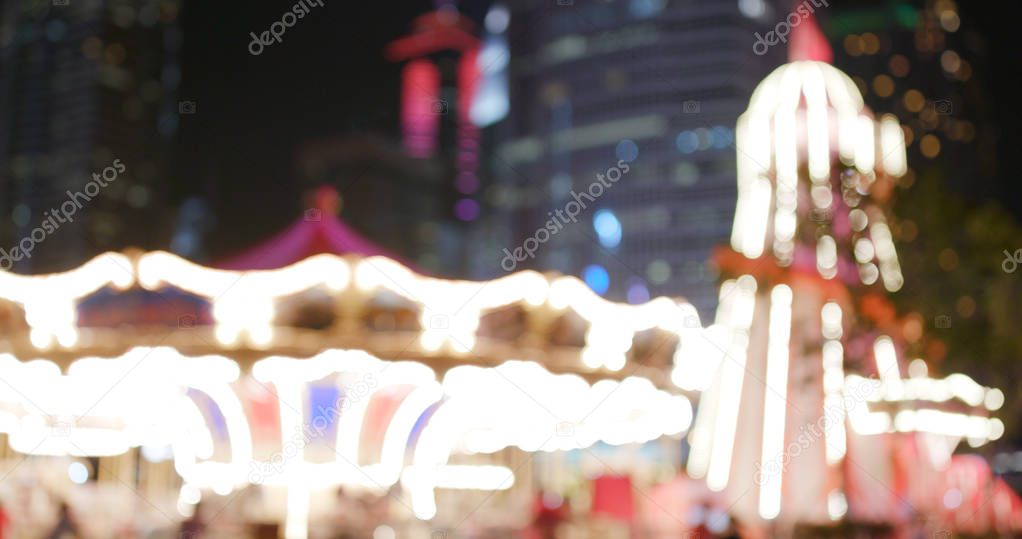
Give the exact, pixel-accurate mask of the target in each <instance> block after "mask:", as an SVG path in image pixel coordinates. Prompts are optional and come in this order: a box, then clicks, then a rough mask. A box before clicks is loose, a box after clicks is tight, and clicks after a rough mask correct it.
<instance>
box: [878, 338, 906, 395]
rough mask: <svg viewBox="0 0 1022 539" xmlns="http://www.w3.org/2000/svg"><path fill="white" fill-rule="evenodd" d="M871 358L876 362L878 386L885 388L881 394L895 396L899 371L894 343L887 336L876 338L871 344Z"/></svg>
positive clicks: (898, 384)
mask: <svg viewBox="0 0 1022 539" xmlns="http://www.w3.org/2000/svg"><path fill="white" fill-rule="evenodd" d="M873 358H874V360H875V361H876V366H877V377H878V378H880V384H881V385H882V386H884V387H885V390H884V391H883V393H884V394H885V395H886V396H897V395H898V394H900V391H898V389H899V388H900V387H901V371H900V369H899V368H898V352H897V350H895V348H894V341H892V340H891V338H890V337H888V336H887V335H881V336H880V337H877V340H876V341H875V342H874V343H873Z"/></svg>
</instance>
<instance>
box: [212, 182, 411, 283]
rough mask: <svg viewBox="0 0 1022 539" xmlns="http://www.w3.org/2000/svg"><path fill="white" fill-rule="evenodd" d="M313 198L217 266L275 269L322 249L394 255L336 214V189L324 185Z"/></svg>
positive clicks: (339, 253)
mask: <svg viewBox="0 0 1022 539" xmlns="http://www.w3.org/2000/svg"><path fill="white" fill-rule="evenodd" d="M313 198H314V202H313V204H312V207H311V208H309V209H308V210H306V212H305V215H303V216H302V217H301V218H300V219H298V220H297V221H296V222H295V223H294V224H292V225H291V226H289V227H288V228H286V229H284V230H283V231H282V232H280V233H278V234H276V235H275V236H273V237H271V238H269V239H267V240H266V241H264V242H262V243H260V244H259V245H256V246H255V247H251V248H249V249H248V250H246V251H243V252H241V253H239V254H236V255H234V256H232V257H229V258H227V259H226V260H222V261H220V262H219V263H217V264H216V267H218V268H221V269H231V270H262V269H277V268H282V267H285V266H289V265H291V264H294V263H295V262H298V261H300V260H304V259H306V258H308V257H310V256H313V255H317V254H322V253H330V254H336V255H346V254H357V255H362V256H375V255H381V256H387V257H390V258H395V257H394V256H393V255H391V254H390V253H388V252H387V251H386V250H385V249H383V248H382V247H380V246H378V245H376V244H375V243H373V242H372V241H370V240H369V239H367V238H366V237H364V236H362V235H361V234H359V233H358V232H356V231H355V230H354V229H353V228H351V227H350V226H348V225H347V224H346V223H345V222H344V221H342V220H340V219H339V218H338V217H337V215H336V214H337V208H338V206H339V197H338V195H337V192H336V191H334V190H333V189H331V188H328V187H323V188H320V189H319V190H317V191H316V193H315V196H314V197H313Z"/></svg>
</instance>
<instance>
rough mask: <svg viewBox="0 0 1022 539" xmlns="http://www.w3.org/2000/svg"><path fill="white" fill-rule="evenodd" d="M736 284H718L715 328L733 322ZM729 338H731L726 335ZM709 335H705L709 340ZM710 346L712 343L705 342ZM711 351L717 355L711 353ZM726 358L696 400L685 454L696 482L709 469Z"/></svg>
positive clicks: (689, 471) (727, 325)
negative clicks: (688, 444)
mask: <svg viewBox="0 0 1022 539" xmlns="http://www.w3.org/2000/svg"><path fill="white" fill-rule="evenodd" d="M737 287H738V283H737V282H735V281H734V280H733V279H729V280H727V281H724V282H723V283H721V284H720V292H719V295H718V300H717V302H718V307H717V317H716V319H715V325H716V326H718V327H724V328H730V327H731V321H732V315H731V313H732V309H733V308H734V303H735V300H734V298H735V292H736V288H737ZM728 336H729V337H730V335H728ZM708 337H709V336H704V338H708ZM707 344H709V345H710V346H711V347H712V346H715V343H713V342H710V343H707ZM713 352H719V350H714V351H713ZM727 361H728V359H727V358H722V359H721V365H720V368H718V369H717V372H716V373H714V375H713V378H712V382H711V383H710V386H709V387H708V388H707V389H706V391H704V392H703V395H702V397H701V398H700V399H699V414H698V415H697V416H696V420H695V424H694V425H693V426H692V431H691V434H690V435H689V442H690V443H691V445H692V450H691V451H690V452H689V455H688V466H687V468H688V474H689V476H690V477H693V478H695V479H702V478H703V477H706V473H707V471H708V469H709V466H710V455H711V454H712V453H713V444H714V434H715V431H716V424H717V413H718V407H719V403H720V398H721V377H722V376H723V365H724V363H725V362H727Z"/></svg>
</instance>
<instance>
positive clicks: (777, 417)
mask: <svg viewBox="0 0 1022 539" xmlns="http://www.w3.org/2000/svg"><path fill="white" fill-rule="evenodd" d="M791 298H792V294H791V288H789V287H788V286H787V285H783V284H782V285H777V286H775V287H774V288H773V290H772V291H771V292H770V326H769V334H768V335H769V341H768V343H767V371H766V386H767V387H766V391H765V392H764V397H763V446H762V448H761V450H762V453H761V455H760V462H763V463H766V462H770V461H771V460H772V459H778V458H780V455H781V454H782V453H783V452H784V423H785V421H784V419H785V416H786V415H787V410H786V407H787V402H788V399H787V397H788V359H789V356H790V354H791V351H790V346H789V343H790V337H791ZM783 473H784V472H783V470H781V471H778V473H767V474H764V475H763V481H762V484H761V485H760V491H759V515H760V516H761V517H763V518H765V519H767V520H770V519H773V518H776V517H777V515H779V514H780V512H781V486H782V476H783Z"/></svg>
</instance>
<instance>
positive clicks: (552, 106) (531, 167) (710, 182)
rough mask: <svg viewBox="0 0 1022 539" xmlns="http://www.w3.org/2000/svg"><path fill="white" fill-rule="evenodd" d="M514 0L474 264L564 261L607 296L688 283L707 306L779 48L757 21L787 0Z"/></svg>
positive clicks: (494, 268) (505, 266)
mask: <svg viewBox="0 0 1022 539" xmlns="http://www.w3.org/2000/svg"><path fill="white" fill-rule="evenodd" d="M782 4H783V5H784V6H785V7H780V6H781V5H782ZM806 4H807V5H808V6H809V7H810V9H814V10H815V9H816V8H815V6H813V4H812V3H811V2H808V1H807V2H806ZM510 8H511V21H510V28H509V30H508V39H509V43H510V55H511V59H510V66H509V77H510V81H509V87H510V102H511V110H510V114H509V117H508V119H507V120H506V121H505V122H504V123H503V124H499V125H498V126H496V127H495V128H494V129H495V131H496V137H497V138H498V139H499V142H498V144H497V148H496V151H495V153H496V156H495V159H494V168H495V171H494V179H493V182H492V184H491V185H489V186H488V187H487V190H486V197H485V200H486V203H487V205H488V209H490V210H491V211H488V212H486V214H487V215H489V216H490V218H489V219H488V220H487V222H486V223H485V226H486V227H487V228H488V229H489V230H491V231H492V233H491V234H490V235H489V236H488V237H487V239H486V240H485V241H484V242H482V245H481V246H480V248H479V249H477V250H478V251H479V254H478V255H477V257H476V258H475V260H474V262H475V267H474V268H473V271H474V273H475V274H476V275H477V276H483V275H484V274H487V273H490V274H493V273H498V272H500V271H502V270H503V271H509V270H511V269H521V268H524V267H532V268H536V269H543V270H546V269H552V270H558V271H561V272H564V273H567V274H573V275H578V276H582V277H583V278H584V279H585V280H586V281H587V282H588V283H589V285H590V286H591V287H593V288H594V289H595V290H596V291H598V292H600V293H605V294H606V295H607V296H608V297H612V298H616V299H620V298H627V299H628V300H630V301H634V302H641V301H645V300H646V299H648V298H650V297H654V296H657V295H682V294H683V295H685V296H686V297H687V298H688V299H689V300H691V301H692V302H693V303H694V304H695V305H696V306H697V307H698V308H699V309H700V311H701V312H702V313H703V315H704V316H705V315H708V314H709V313H711V312H712V311H713V310H714V309H715V304H716V299H715V292H714V291H715V283H716V280H715V279H716V275H715V271H714V269H713V268H712V267H709V266H708V265H707V261H708V260H709V259H710V253H711V250H712V249H713V248H714V247H715V246H717V245H720V244H724V243H726V242H727V241H728V238H729V235H730V231H731V224H732V220H733V217H734V203H735V196H736V193H735V148H734V144H733V139H734V125H735V122H736V120H737V118H738V115H739V114H740V113H741V111H742V110H743V109H744V108H745V104H746V103H747V102H748V99H749V95H750V93H751V91H752V89H753V88H754V87H755V84H756V82H757V81H758V80H760V79H762V77H763V76H764V75H765V74H766V73H767V72H769V70H770V69H771V68H772V67H775V66H776V65H778V64H779V63H781V62H782V61H783V59H784V56H785V53H786V46H785V45H784V44H783V43H780V42H779V41H778V42H776V44H771V45H772V46H763V47H760V48H759V49H757V48H756V43H757V33H759V34H760V35H763V34H765V33H766V32H769V31H770V30H772V29H774V28H775V27H776V26H777V25H778V24H779V23H781V22H782V21H785V20H786V17H787V16H788V15H789V12H790V6H787V4H786V3H781V2H772V1H766V0H741V1H738V0H733V1H715V2H698V1H695V0H687V1H672V2H666V1H665V0H612V1H583V0H575V1H572V0H521V1H517V2H513V3H511V4H510ZM801 20H802V19H801V18H799V21H801ZM600 178H604V179H603V180H601V179H600ZM573 221H577V222H573ZM505 249H506V250H505ZM516 249H517V251H516Z"/></svg>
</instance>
